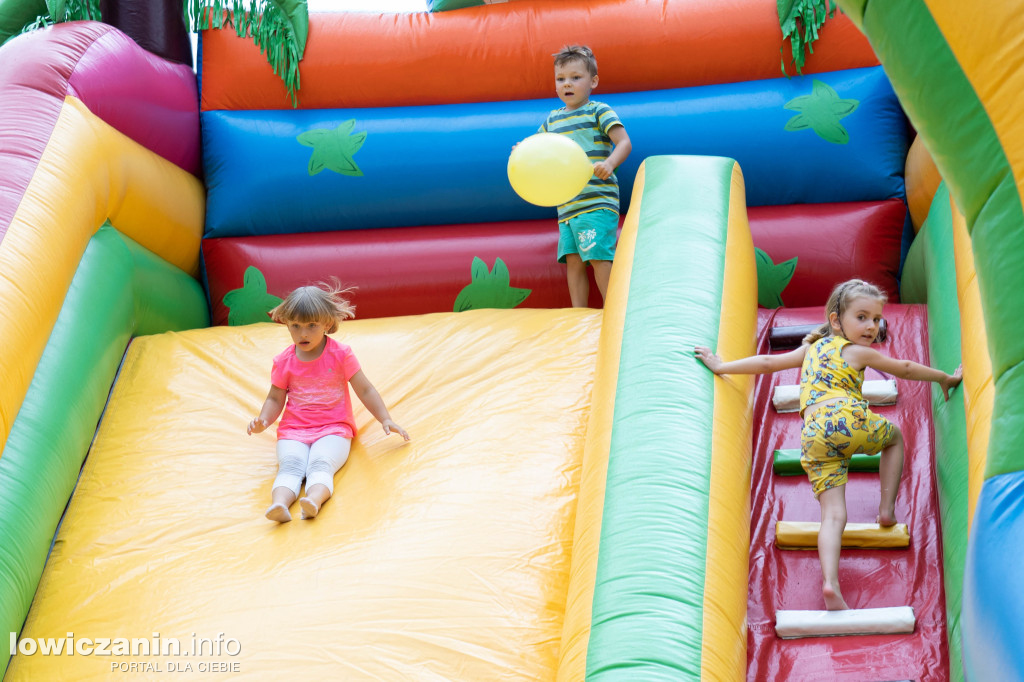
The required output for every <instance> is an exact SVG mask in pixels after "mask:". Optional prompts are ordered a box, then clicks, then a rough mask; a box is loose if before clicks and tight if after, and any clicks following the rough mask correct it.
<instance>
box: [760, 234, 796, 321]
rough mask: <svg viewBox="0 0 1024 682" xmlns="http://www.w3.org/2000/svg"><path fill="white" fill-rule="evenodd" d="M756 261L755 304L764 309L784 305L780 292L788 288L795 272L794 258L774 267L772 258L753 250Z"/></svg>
mask: <svg viewBox="0 0 1024 682" xmlns="http://www.w3.org/2000/svg"><path fill="white" fill-rule="evenodd" d="M754 259H755V260H756V261H757V304H758V305H759V306H762V307H764V308H778V307H781V306H782V305H784V303H783V302H782V292H783V291H785V289H786V287H787V286H789V281H790V280H791V279H793V273H794V272H796V261H797V259H796V258H790V259H789V260H787V261H783V262H781V263H779V264H778V265H776V264H775V263H774V262H773V261H772V257H771V256H769V255H768V254H767V253H765V252H764V251H762V250H761V249H758V248H755V249H754Z"/></svg>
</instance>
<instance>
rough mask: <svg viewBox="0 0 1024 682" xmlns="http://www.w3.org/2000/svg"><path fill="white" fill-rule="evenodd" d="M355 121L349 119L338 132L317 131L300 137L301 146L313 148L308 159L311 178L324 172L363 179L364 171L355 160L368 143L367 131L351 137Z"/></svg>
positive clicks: (324, 129) (315, 129)
mask: <svg viewBox="0 0 1024 682" xmlns="http://www.w3.org/2000/svg"><path fill="white" fill-rule="evenodd" d="M355 127H356V120H355V119H354V118H352V119H349V120H347V121H345V122H344V123H342V124H341V125H339V126H338V127H337V128H333V129H332V128H314V129H313V130H307V131H306V132H304V133H302V134H301V135H299V136H298V137H297V138H295V139H296V140H298V142H299V144H301V145H305V146H307V147H312V148H313V154H312V155H311V156H310V157H309V174H310V175H316V174H317V173H319V172H320V171H322V170H323V169H324V168H326V169H327V170H332V171H334V172H335V173H338V174H340V175H352V176H356V177H360V176H362V174H363V171H361V170H360V169H359V166H357V165H356V162H355V160H354V159H353V158H352V157H353V156H355V155H356V152H358V151H359V149H360V147H362V146H363V142H365V141H366V131H365V130H364V131H363V132H361V133H356V134H355V135H352V129H353V128H355Z"/></svg>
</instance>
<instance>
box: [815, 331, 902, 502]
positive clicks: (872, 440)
mask: <svg viewBox="0 0 1024 682" xmlns="http://www.w3.org/2000/svg"><path fill="white" fill-rule="evenodd" d="M849 343H850V342H849V341H847V340H846V339H844V338H843V337H841V336H826V337H824V338H822V339H819V340H817V341H815V342H814V343H812V344H811V347H810V348H808V349H807V355H806V356H804V364H803V368H802V369H801V370H800V415H801V416H804V428H803V431H801V433H800V465H801V466H802V467H803V469H804V471H806V472H807V477H808V478H810V479H811V487H812V489H813V490H814V496H815V497H817V496H818V495H820V494H821V492H822V491H823V490H828V489H830V488H837V487H839V486H841V485H845V484H846V481H847V472H848V471H849V469H850V458H851V457H852V456H853V455H854V454H855V453H860V454H865V455H877V454H878V453H879V452H881V451H882V449H883V448H885V446H886V445H888V444H889V441H890V440H892V434H893V427H892V424H891V423H889V420H888V419H886V418H885V417H880V416H878V415H877V414H875V413H874V412H872V411H871V410H869V409H868V403H867V401H865V400H864V395H863V393H862V392H861V387H862V386H863V384H864V370H855V369H854V368H853V367H851V366H850V365H849V364H847V362H846V360H844V359H843V357H842V355H841V354H840V353H841V351H842V350H843V347H844V346H846V345H847V344H849ZM835 398H839V400H836V401H835V402H833V403H829V404H828V405H825V406H824V407H818V408H816V409H815V411H814V413H813V414H811V415H809V416H805V415H804V410H806V409H807V406H808V405H811V404H814V403H819V402H822V401H824V400H832V399H835Z"/></svg>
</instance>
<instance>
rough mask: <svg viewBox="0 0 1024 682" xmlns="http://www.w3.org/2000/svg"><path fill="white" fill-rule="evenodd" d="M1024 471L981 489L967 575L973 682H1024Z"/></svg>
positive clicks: (966, 627) (966, 626) (966, 628)
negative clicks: (1023, 575) (1022, 576)
mask: <svg viewBox="0 0 1024 682" xmlns="http://www.w3.org/2000/svg"><path fill="white" fill-rule="evenodd" d="M1022 547H1024V472H1022V471H1017V472H1014V473H1010V474H1002V475H999V476H994V477H992V478H990V479H988V480H987V481H985V483H984V485H982V487H981V494H980V495H979V496H978V505H977V507H976V508H975V510H974V524H973V526H972V528H971V536H970V542H969V546H968V549H967V565H966V567H965V570H964V598H963V612H962V621H961V624H962V632H963V645H964V670H965V672H966V673H967V679H969V680H1007V681H1009V680H1024V627H1022V626H1021V618H1022V616H1024V581H1021V580H1016V579H1013V578H1010V577H1009V576H1010V575H1011V573H1012V571H1013V570H1014V569H1013V567H1014V566H1016V567H1017V570H1019V569H1020V568H1021V565H1022V563H1024V560H1022V555H1021V548H1022Z"/></svg>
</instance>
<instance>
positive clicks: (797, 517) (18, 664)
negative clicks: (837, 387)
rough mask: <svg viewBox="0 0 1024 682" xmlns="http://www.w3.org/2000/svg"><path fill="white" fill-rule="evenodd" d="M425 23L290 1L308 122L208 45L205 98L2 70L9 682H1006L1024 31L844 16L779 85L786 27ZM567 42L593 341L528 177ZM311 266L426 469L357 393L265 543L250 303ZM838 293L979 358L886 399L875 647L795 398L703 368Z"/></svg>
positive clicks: (109, 57)
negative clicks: (607, 203)
mask: <svg viewBox="0 0 1024 682" xmlns="http://www.w3.org/2000/svg"><path fill="white" fill-rule="evenodd" d="M433 5H434V7H433V8H432V9H433V10H435V11H433V12H421V13H406V14H388V13H380V14H378V13H324V14H319V13H314V14H312V15H310V17H309V33H308V42H307V43H306V46H305V55H304V58H303V60H302V62H301V87H300V88H299V90H298V91H297V93H296V94H297V99H298V106H293V101H292V98H291V96H290V93H289V92H288V90H287V88H286V87H285V86H284V84H282V82H281V81H280V80H279V79H278V78H277V76H275V75H274V73H273V71H272V70H271V68H270V67H269V66H268V65H267V62H266V60H265V58H264V56H263V55H261V54H260V51H259V49H258V48H256V47H254V46H253V44H252V43H251V42H250V41H247V40H244V39H241V38H238V37H237V36H236V34H235V32H234V31H231V30H229V29H216V30H208V31H204V32H203V34H202V35H201V38H200V56H199V60H198V64H197V65H196V69H195V70H193V69H192V68H191V67H190V66H189V65H188V64H182V63H179V62H175V61H173V60H169V59H165V58H164V57H162V56H159V55H158V54H155V53H153V52H150V51H149V50H147V49H144V48H143V47H142V46H141V45H142V44H145V45H147V46H148V47H152V44H151V43H149V42H148V41H145V40H138V42H137V39H136V40H133V37H129V36H128V35H127V34H126V33H124V32H122V31H120V30H119V29H117V28H115V27H114V26H113V25H110V24H106V23H100V22H71V23H64V24H59V25H56V26H53V27H50V28H46V29H43V30H39V31H34V32H31V33H27V34H25V35H22V36H19V37H16V38H14V39H12V40H9V41H8V42H6V43H5V44H4V45H3V46H2V47H0V427H2V428H0V619H2V627H0V630H2V631H6V632H7V633H9V635H8V646H7V647H4V648H3V652H4V653H3V656H4V658H3V664H4V665H3V669H4V671H5V672H4V680H6V681H10V680H19V681H20V680H91V679H97V680H99V679H110V678H117V677H119V676H121V675H125V674H130V675H132V676H135V677H136V678H137V679H166V677H167V674H168V673H173V674H178V673H184V674H185V676H188V677H193V676H194V677H199V676H204V675H207V674H208V673H210V674H212V673H218V674H221V675H222V676H224V677H228V676H233V677H237V678H239V679H277V678H280V677H281V676H282V675H287V674H299V675H304V676H310V677H314V676H316V677H322V678H325V679H344V680H498V679H502V680H505V679H507V680H513V679H516V680H519V679H521V680H560V681H561V680H564V681H573V682H575V681H577V680H629V681H633V680H691V679H693V680H695V679H706V680H744V679H745V680H750V681H752V682H753V681H761V680H809V679H837V680H897V679H899V680H904V679H913V680H938V681H945V680H965V679H966V680H974V681H977V680H981V681H988V680H1000V681H1002V680H1015V679H1024V672H1022V671H1024V654H1022V652H1024V647H1021V646H1020V644H1021V636H1020V634H1019V628H1017V626H1016V615H1017V614H1018V613H1019V612H1020V609H1021V608H1022V607H1024V593H1022V591H1021V589H1020V587H1019V586H1018V583H1017V582H1016V581H1015V580H1013V577H1014V575H1015V574H1014V570H1015V564H1016V563H1017V562H1015V561H1014V559H1015V558H1016V556H1017V551H1016V547H1017V546H1018V545H1019V544H1020V542H1021V540H1024V538H1022V537H1021V536H1022V535H1024V520H1022V514H1021V504H1020V499H1022V497H1021V489H1022V487H1024V482H1022V480H1024V479H1022V475H1021V469H1022V468H1024V462H1022V460H1021V457H1020V456H1019V455H1018V453H1017V450H1016V447H1015V441H1014V439H1012V438H1010V437H1009V436H1010V435H1014V434H1015V433H1016V430H1017V428H1016V427H1017V424H1018V422H1019V421H1021V420H1022V419H1024V417H1022V414H1024V412H1022V410H1024V408H1022V407H1021V401H1020V400H1019V399H1018V398H1019V394H1020V392H1021V388H1020V386H1019V380H1020V377H1019V376H1018V375H1019V370H1018V362H1017V360H1018V359H1020V356H1021V354H1022V351H1021V350H1020V349H1019V346H1020V345H1021V341H1020V340H1019V339H1022V338H1024V335H1022V334H1020V333H1019V332H1018V330H1017V329H1016V327H1017V326H1018V322H1017V320H1018V317H1019V316H1018V315H1017V306H1016V305H1015V304H1013V303H1012V302H1011V300H1008V299H1007V297H1011V299H1012V297H1014V296H1015V295H1016V288H1015V285H1014V282H1016V281H1017V280H1018V279H1020V278H1021V277H1022V275H1021V273H1022V272H1024V267H1022V266H1021V263H1020V261H1022V260H1024V243H1022V240H1024V237H1022V234H1024V232H1022V230H1024V215H1022V213H1024V206H1022V202H1021V198H1020V197H1021V192H1020V188H1021V185H1022V183H1024V180H1022V179H1021V178H1022V176H1024V170H1022V166H1024V134H1022V129H1021V126H1020V124H1019V122H1018V121H1017V120H1016V117H1015V116H1014V113H1015V109H1014V106H1013V102H1014V101H1015V100H1014V98H1015V96H1016V93H1017V92H1019V91H1020V87H1019V86H1020V83H1019V82H1018V81H1020V80H1021V79H1022V78H1024V76H1022V75H1021V74H1024V70H1021V69H1020V68H1017V67H1019V64H1020V60H1021V57H1020V55H1021V54H1024V52H1021V50H1020V43H1021V41H1022V40H1024V38H1022V36H1024V19H1022V18H1021V16H1020V14H1019V12H1017V11H1016V7H1015V6H1013V4H1012V3H1009V2H1006V1H999V2H990V3H985V4H984V6H981V5H978V6H974V5H970V6H968V4H967V3H960V2H956V1H955V0H915V1H914V2H902V3H887V2H870V1H868V0H861V1H859V2H856V1H854V0H842V2H840V7H841V9H842V10H843V12H842V13H839V14H837V15H836V16H835V17H834V18H831V19H829V20H828V21H827V22H826V24H825V25H824V27H823V28H822V30H821V34H820V37H819V39H818V40H817V42H815V43H814V50H813V53H812V54H810V55H808V57H807V61H806V64H805V65H804V66H803V68H802V69H801V72H800V73H799V74H794V73H793V71H794V70H793V69H792V68H791V67H790V68H789V69H788V70H789V75H784V74H783V73H782V70H781V69H780V61H782V62H783V66H784V67H785V66H786V65H787V62H788V56H789V55H788V53H787V52H784V51H783V48H784V45H783V37H782V34H781V32H780V29H779V17H778V14H777V7H776V3H772V2H768V1H766V0H738V1H737V2H734V3H731V4H730V6H729V9H728V10H725V9H724V8H722V7H720V6H719V3H709V2H704V1H703V0H656V1H655V0H600V1H597V2H594V1H591V2H587V1H585V0H515V1H513V2H508V3H502V4H486V5H484V4H481V3H477V2H467V1H463V0H450V1H449V2H447V3H445V2H441V0H435V2H434V3H433ZM0 9H5V7H4V4H3V3H0ZM440 10H453V11H440ZM0 14H2V12H0ZM567 43H580V44H587V45H589V46H590V47H591V48H592V49H593V50H594V53H595V54H596V56H597V59H598V64H599V73H600V81H599V85H598V88H597V89H596V90H595V92H594V95H593V97H594V98H595V99H598V100H600V101H604V102H607V103H608V104H610V105H611V106H612V107H613V108H614V109H615V111H616V112H617V113H618V115H619V116H620V118H621V119H622V121H623V123H624V124H625V126H626V128H627V130H628V132H629V135H630V138H631V140H632V143H633V151H632V154H631V155H630V157H629V159H628V160H627V162H626V163H624V164H623V165H622V166H621V167H620V168H619V169H618V171H617V175H618V179H619V185H620V196H621V204H622V216H623V220H622V225H621V234H620V237H619V243H618V247H617V251H616V256H615V261H614V265H613V268H612V278H611V283H610V286H609V292H608V296H607V299H606V300H605V301H604V302H603V307H602V308H600V309H598V308H597V307H596V306H598V305H600V303H601V301H600V300H599V297H598V296H597V293H596V290H595V288H594V287H592V291H593V295H592V299H591V302H592V304H593V305H594V306H595V307H594V308H588V309H570V308H567V307H566V306H568V305H569V297H568V292H567V288H566V284H565V272H564V269H563V268H562V266H560V265H558V264H557V262H556V261H555V243H556V239H557V237H556V234H557V233H556V229H555V221H554V210H553V209H544V208H539V207H536V206H533V205H530V204H527V203H525V202H524V201H522V200H521V199H520V198H518V197H517V196H516V194H515V193H514V192H513V191H512V189H511V187H510V186H509V183H508V180H507V177H506V173H505V169H506V161H507V159H508V155H509V152H510V150H511V148H512V146H513V145H515V144H516V143H517V142H518V141H520V140H522V139H523V138H524V137H526V136H528V135H530V134H532V133H534V132H535V131H536V130H537V128H538V126H539V125H540V123H541V122H542V121H543V120H544V118H545V116H546V115H547V113H548V112H549V111H550V110H551V109H553V108H556V107H557V106H558V101H557V100H556V99H555V98H554V96H553V87H552V85H553V84H552V78H551V76H552V73H551V57H550V55H551V54H552V53H554V52H556V51H557V50H558V49H559V48H561V47H562V46H563V45H565V44H567ZM786 49H788V47H787V48H786ZM331 277H337V278H338V279H339V280H340V281H341V282H342V283H343V284H345V285H350V286H353V287H356V289H355V292H354V294H353V302H354V303H355V305H356V313H357V319H356V320H354V321H349V322H345V323H344V324H342V325H341V328H340V329H339V331H338V332H337V334H336V335H335V338H337V339H339V340H341V341H343V342H344V343H347V344H349V345H350V346H352V348H353V350H354V351H355V353H356V355H357V356H358V357H359V360H360V363H361V365H362V368H363V370H364V371H365V373H366V375H367V376H368V377H369V378H370V379H371V380H372V381H373V383H374V384H375V385H376V386H377V388H378V389H379V390H380V392H381V394H382V396H383V397H384V399H385V401H386V402H387V403H388V406H389V408H390V410H391V413H392V414H393V416H394V417H395V420H396V421H398V422H400V423H401V424H402V425H403V426H404V427H406V428H407V429H408V431H409V432H410V434H411V435H412V441H411V442H409V443H408V444H405V443H401V442H399V441H397V440H396V439H389V438H387V437H385V436H384V434H383V433H382V432H381V431H380V429H379V426H378V425H377V424H376V423H375V420H374V419H373V417H372V416H371V415H370V414H369V413H368V412H366V411H365V410H363V409H362V406H361V405H358V404H357V406H356V407H357V409H356V420H357V423H358V427H359V429H358V436H357V438H356V439H355V441H354V444H353V449H352V454H351V457H350V461H349V462H348V463H347V464H346V465H345V467H344V468H342V469H341V471H340V472H339V473H338V474H337V475H336V477H335V497H334V499H333V500H332V501H331V502H330V503H328V504H327V505H325V506H324V509H323V511H322V513H321V514H320V515H319V516H318V517H317V518H316V519H315V520H311V521H300V520H296V521H294V522H292V523H288V524H280V525H278V524H273V523H271V522H269V521H267V520H266V519H265V518H264V517H263V509H264V508H265V507H266V504H267V502H268V499H269V488H270V484H271V482H272V481H273V478H274V474H275V471H276V459H275V455H274V433H273V431H274V430H273V429H269V430H268V431H267V432H266V433H263V434H260V435H257V436H252V437H249V436H246V434H245V425H246V423H247V422H248V421H249V419H251V418H252V417H253V416H254V415H255V414H256V411H257V410H258V409H259V406H260V405H261V404H262V401H263V398H264V396H265V395H266V391H267V387H268V381H269V370H270V363H271V359H272V358H273V357H274V355H276V354H277V353H279V352H280V351H281V350H283V349H284V348H285V347H286V346H287V344H288V335H287V333H286V331H285V330H284V329H282V328H281V327H280V326H279V325H275V324H273V323H271V322H270V320H269V317H268V316H267V311H268V310H269V309H270V308H272V307H273V306H274V305H275V304H276V303H277V302H279V301H280V300H281V298H282V297H284V296H285V295H286V294H287V293H288V292H289V291H290V290H291V289H292V288H294V287H296V286H299V285H303V284H306V283H310V282H316V281H319V280H323V279H327V278H331ZM851 277H861V278H863V279H867V280H869V281H873V282H875V283H877V284H878V285H879V286H881V287H882V288H883V289H884V290H885V291H886V292H887V293H888V296H889V303H888V304H887V306H886V308H885V311H886V312H885V314H886V318H887V322H888V338H887V340H886V341H885V342H884V343H883V344H882V348H883V350H884V351H885V352H887V353H889V354H891V355H893V356H895V357H900V358H908V359H911V360H915V361H918V362H922V363H928V364H931V365H933V366H936V367H939V368H940V369H943V370H945V371H950V372H951V371H952V370H953V369H954V368H955V367H957V366H958V365H959V364H961V363H962V364H963V367H964V382H963V385H962V387H961V388H958V389H956V390H955V391H953V393H952V394H951V399H950V400H949V401H948V402H946V401H944V400H943V396H942V393H941V391H940V390H939V389H938V388H937V387H936V386H933V385H929V384H922V383H916V382H910V381H902V380H896V381H894V380H893V379H892V378H891V377H886V376H881V375H880V374H879V373H877V372H875V373H872V372H870V371H869V373H868V376H867V379H868V381H869V382H870V383H871V384H872V385H873V386H877V387H880V389H879V391H878V393H877V402H878V403H879V407H877V408H875V409H876V410H877V411H878V412H879V413H881V414H883V415H886V416H888V417H890V418H891V419H892V420H893V421H894V422H896V423H897V424H899V425H900V427H901V429H902V430H903V433H904V435H905V437H906V440H907V443H908V447H907V455H906V464H905V467H904V473H903V480H902V484H901V495H900V498H899V500H898V503H897V516H898V517H899V519H900V520H901V522H902V525H901V526H898V527H897V528H896V529H895V530H892V531H885V530H884V529H881V528H879V527H877V526H875V524H872V523H870V522H871V521H872V520H873V519H874V513H875V512H874V507H876V506H877V499H878V497H877V496H878V475H877V473H876V471H871V468H872V462H871V461H870V460H868V461H864V462H858V463H857V466H858V469H859V470H858V471H856V473H852V474H851V477H850V483H849V484H848V487H847V501H848V507H849V521H850V526H848V529H847V530H848V536H849V537H848V538H847V534H844V544H848V545H849V549H847V550H844V553H843V558H842V560H841V563H840V576H841V578H842V580H843V584H844V595H845V597H846V599H847V601H848V602H850V605H851V606H852V607H854V608H853V609H852V612H851V613H850V614H848V615H849V616H850V618H859V617H862V616H863V617H864V618H865V620H863V621H861V622H860V624H854V625H852V626H851V625H850V620H849V619H847V620H836V619H835V618H832V617H830V616H828V614H823V613H822V612H821V611H820V609H821V608H822V604H821V602H820V600H821V598H820V589H819V588H820V571H819V566H818V561H817V555H816V553H815V552H814V551H809V550H813V548H814V546H815V544H814V543H815V534H816V530H815V526H814V522H816V521H817V520H818V518H819V517H818V508H817V504H816V503H815V501H814V498H813V497H812V495H811V494H810V491H809V486H808V484H807V482H806V478H805V477H803V476H802V475H790V474H793V473H799V470H798V466H797V468H796V470H795V471H794V466H793V463H794V455H793V450H794V449H795V448H798V447H799V438H800V434H799V432H800V419H799V417H798V416H797V415H796V414H795V413H794V412H793V411H791V410H790V409H789V408H788V407H787V403H786V400H787V398H786V396H787V394H789V395H791V393H792V390H791V389H792V387H793V385H794V384H796V383H797V382H798V377H797V372H796V370H792V371H788V372H782V373H779V374H777V375H773V376H764V377H757V378H756V379H755V378H752V377H742V376H734V377H721V378H719V377H715V376H714V375H712V374H711V373H710V372H708V371H707V370H706V368H704V366H703V365H701V364H700V363H699V362H698V361H696V360H695V359H694V357H693V347H694V346H695V345H706V346H710V347H712V348H715V349H717V351H718V352H719V353H720V354H721V355H722V356H724V357H727V358H735V357H740V356H744V355H748V354H751V353H754V352H763V353H767V352H771V351H773V350H774V349H778V348H783V347H786V345H787V344H791V343H793V340H794V339H799V338H800V336H801V335H802V330H803V329H805V328H806V327H807V326H808V325H811V324H817V323H820V322H821V321H822V308H823V305H824V302H825V299H826V297H827V296H828V293H829V291H830V289H831V287H832V286H833V285H834V284H835V283H837V282H840V281H843V280H846V279H849V278H851ZM847 539H848V540H849V541H848V542H847ZM793 617H795V618H796V620H797V623H796V626H795V629H790V627H791V626H790V622H791V621H789V620H788V619H790V618H793ZM840 626H842V627H840ZM843 628H845V629H843ZM820 635H834V636H829V637H822V636H820ZM172 676H173V675H172Z"/></svg>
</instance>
